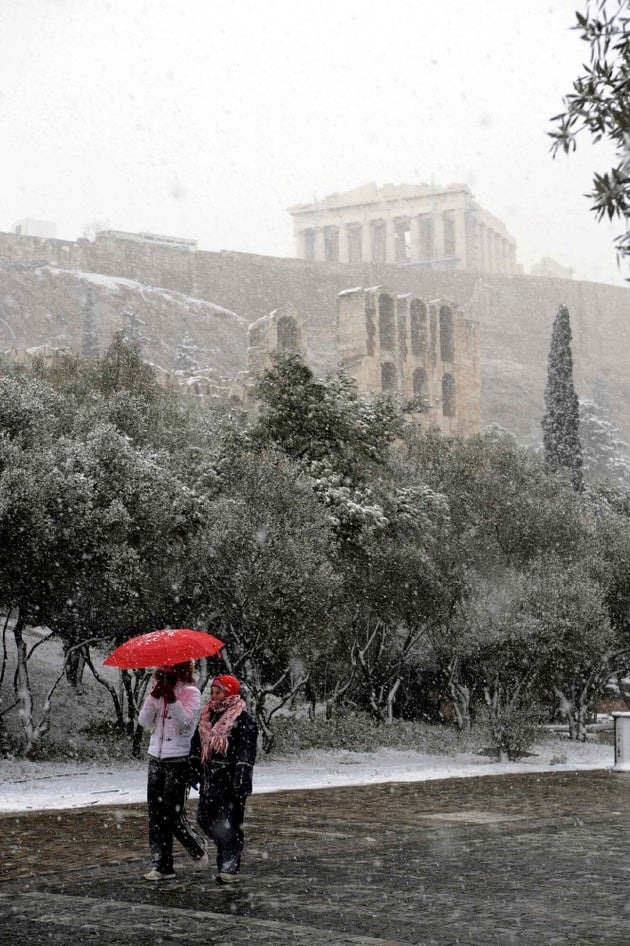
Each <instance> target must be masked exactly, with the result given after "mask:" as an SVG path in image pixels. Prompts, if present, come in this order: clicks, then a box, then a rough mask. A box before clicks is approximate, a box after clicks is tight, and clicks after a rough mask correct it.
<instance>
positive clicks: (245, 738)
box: [199, 710, 258, 800]
mask: <svg viewBox="0 0 630 946" xmlns="http://www.w3.org/2000/svg"><path fill="white" fill-rule="evenodd" d="M220 717H221V713H211V714H210V717H209V719H210V722H211V723H216V721H217V720H218V719H220ZM257 742H258V726H257V725H256V722H255V720H254V718H253V716H250V714H249V713H248V712H247V711H246V710H243V712H242V713H241V714H240V716H237V717H236V719H235V721H234V725H233V727H232V732H231V733H230V736H229V739H228V750H227V755H225V756H222V755H218V753H216V752H213V753H212V755H211V756H210V759H209V760H208V761H207V762H204V763H203V764H202V771H201V784H200V789H199V793H200V794H201V795H203V796H205V797H206V798H216V799H223V800H224V799H230V798H239V799H242V800H244V799H245V798H247V796H248V795H251V793H252V774H253V768H254V762H255V761H256V748H257Z"/></svg>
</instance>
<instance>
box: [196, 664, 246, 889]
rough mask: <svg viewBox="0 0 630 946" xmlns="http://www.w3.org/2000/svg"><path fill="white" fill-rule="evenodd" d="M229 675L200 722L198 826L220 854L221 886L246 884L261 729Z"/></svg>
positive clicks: (217, 684) (215, 687)
mask: <svg viewBox="0 0 630 946" xmlns="http://www.w3.org/2000/svg"><path fill="white" fill-rule="evenodd" d="M240 689H241V687H240V684H239V682H238V680H237V679H236V677H232V676H230V675H229V674H223V675H222V676H219V677H215V678H214V680H213V681H212V684H211V686H210V700H209V701H208V702H207V703H206V705H205V706H204V708H203V710H202V712H201V718H200V720H199V736H200V739H201V769H202V775H201V783H200V786H199V807H198V809H197V821H198V823H199V824H200V825H201V827H202V828H203V830H204V831H205V832H206V834H207V835H208V837H209V838H211V839H212V841H214V844H215V846H216V849H217V872H218V873H217V878H216V879H217V881H218V883H222V884H234V883H238V881H239V880H240V872H241V855H242V853H243V846H244V834H243V820H244V817H245V802H246V800H247V797H248V796H249V795H251V793H252V772H253V767H254V762H255V761H256V744H257V738H258V727H257V726H256V722H255V721H254V719H253V717H252V716H251V715H250V714H249V713H248V712H247V708H246V706H245V701H244V700H243V699H242V698H241V696H240Z"/></svg>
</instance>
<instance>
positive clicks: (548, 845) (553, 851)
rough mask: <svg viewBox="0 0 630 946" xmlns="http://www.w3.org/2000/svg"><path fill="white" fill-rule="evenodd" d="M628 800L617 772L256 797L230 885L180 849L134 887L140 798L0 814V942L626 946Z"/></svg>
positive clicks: (141, 855) (627, 780) (29, 945)
mask: <svg viewBox="0 0 630 946" xmlns="http://www.w3.org/2000/svg"><path fill="white" fill-rule="evenodd" d="M629 800H630V774H623V773H615V772H612V771H610V770H601V771H600V770H598V771H586V772H575V773H567V772H562V773H560V772H557V773H556V772H551V773H541V774H527V775H515V776H506V775H502V776H491V777H484V778H471V779H451V780H445V781H431V782H415V783H405V784H389V785H369V786H363V787H352V788H334V789H320V790H312V791H292V792H278V793H276V794H269V795H256V796H254V797H253V798H252V799H250V803H249V808H248V813H247V821H246V833H247V840H248V844H247V848H246V853H245V859H244V864H243V870H244V874H243V882H242V884H241V885H240V886H239V887H236V888H232V887H230V888H228V887H223V886H219V885H217V884H216V883H215V882H214V874H213V871H211V870H209V871H207V872H205V873H203V874H197V873H195V872H193V870H192V868H191V865H190V862H188V861H187V860H186V858H185V856H184V855H183V853H179V856H178V857H177V858H176V871H177V879H176V880H174V881H168V882H162V883H158V884H155V883H153V884H149V883H147V882H146V881H144V880H143V879H142V873H143V871H144V870H146V869H147V852H146V815H145V810H144V806H143V805H129V806H116V807H114V806H111V807H93V808H88V809H73V810H68V811H58V812H51V811H47V812H40V813H28V814H23V815H22V814H20V815H15V814H7V815H1V816H0V830H1V831H2V837H3V842H4V843H3V845H2V847H3V856H2V858H0V942H1V943H2V944H3V946H18V944H20V946H69V944H72V946H75V944H89V946H131V944H134V946H158V944H159V946H172V944H178V946H197V944H199V946H201V944H203V946H358V944H364V946H368V944H369V946H408V944H415V946H452V944H453V946H454V944H466V946H470V944H475V946H477V944H478V946H482V944H483V946H486V944H492V946H511V944H528V946H529V944H531V946H534V944H535V946H552V944H554V946H555V944H558V946H559V944H562V946H566V944H578V946H590V944H597V946H601V944H606V943H615V944H619V943H623V942H625V941H627V940H628V939H630V858H629V857H628V852H629V851H630V806H629V804H628V801H629ZM192 807H193V808H194V806H192ZM177 850H178V852H179V849H177Z"/></svg>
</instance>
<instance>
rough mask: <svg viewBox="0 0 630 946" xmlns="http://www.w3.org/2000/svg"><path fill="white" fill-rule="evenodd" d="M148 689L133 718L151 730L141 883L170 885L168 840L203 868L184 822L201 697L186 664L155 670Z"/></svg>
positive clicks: (200, 847)
mask: <svg viewBox="0 0 630 946" xmlns="http://www.w3.org/2000/svg"><path fill="white" fill-rule="evenodd" d="M154 680H155V683H154V686H153V689H152V690H151V692H150V693H149V695H148V696H147V698H146V700H145V701H144V704H143V706H142V709H141V710H140V713H139V715H138V722H139V723H140V725H141V726H142V727H143V728H144V729H151V730H152V732H151V740H150V742H149V776H148V782H147V804H148V812H149V850H150V852H151V862H152V865H153V866H152V868H151V870H150V871H149V873H148V874H145V875H144V878H145V880H171V879H172V878H174V877H175V871H174V869H173V837H176V838H177V840H178V841H179V842H180V844H182V845H183V847H184V848H185V849H186V851H187V852H188V854H190V856H191V857H192V858H193V860H194V862H195V866H196V867H197V868H198V869H202V868H203V867H205V866H206V865H207V863H208V855H207V853H206V844H205V841H203V840H202V838H201V837H200V836H199V835H198V834H197V833H196V831H195V830H194V828H193V827H192V825H191V824H190V822H189V821H188V818H187V817H186V808H185V805H186V786H187V782H188V756H189V754H190V742H191V739H192V737H193V733H194V732H195V727H196V725H197V720H198V718H199V710H200V707H201V694H200V692H199V689H198V688H197V686H196V685H195V679H194V664H193V662H192V661H187V662H186V663H181V664H175V665H174V666H171V667H158V669H157V670H156V671H155V674H154Z"/></svg>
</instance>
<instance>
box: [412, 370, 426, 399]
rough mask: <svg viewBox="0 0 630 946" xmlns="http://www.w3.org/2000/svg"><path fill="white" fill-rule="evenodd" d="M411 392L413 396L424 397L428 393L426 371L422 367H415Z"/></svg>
mask: <svg viewBox="0 0 630 946" xmlns="http://www.w3.org/2000/svg"><path fill="white" fill-rule="evenodd" d="M413 393H414V396H415V397H426V396H427V394H428V389H427V373H426V371H425V370H424V368H416V369H415V371H414V373H413Z"/></svg>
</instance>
